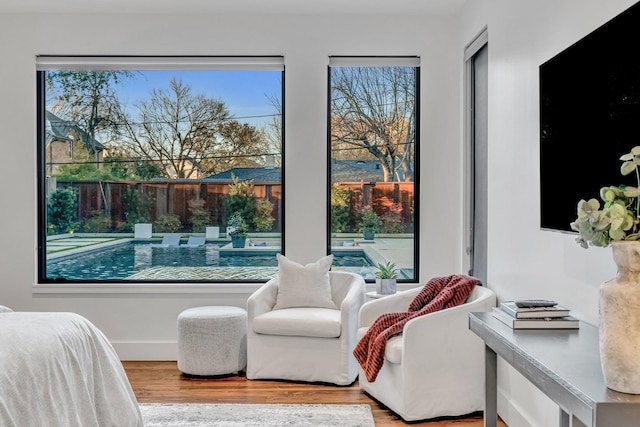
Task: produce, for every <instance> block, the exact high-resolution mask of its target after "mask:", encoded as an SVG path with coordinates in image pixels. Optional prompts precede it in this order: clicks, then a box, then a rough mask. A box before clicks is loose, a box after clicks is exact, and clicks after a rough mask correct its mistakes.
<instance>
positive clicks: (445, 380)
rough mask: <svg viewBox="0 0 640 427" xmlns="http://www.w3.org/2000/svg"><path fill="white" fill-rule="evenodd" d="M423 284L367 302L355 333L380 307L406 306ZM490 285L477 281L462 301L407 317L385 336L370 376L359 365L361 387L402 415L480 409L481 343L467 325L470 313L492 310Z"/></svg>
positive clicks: (398, 308) (388, 310)
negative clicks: (381, 354) (380, 362)
mask: <svg viewBox="0 0 640 427" xmlns="http://www.w3.org/2000/svg"><path fill="white" fill-rule="evenodd" d="M421 290H422V288H421V287H418V288H415V289H410V290H408V291H404V292H398V293H396V294H394V295H390V296H387V297H384V298H380V299H377V300H374V301H371V302H367V303H366V304H364V305H363V306H362V309H361V310H360V315H359V329H358V339H360V338H361V337H362V336H363V335H364V334H365V332H366V331H367V329H368V328H369V327H370V326H371V325H372V324H373V322H374V321H375V320H376V319H377V318H378V317H379V316H380V315H382V314H384V313H395V312H404V311H407V308H408V307H409V304H410V303H411V301H412V300H413V299H414V297H415V296H416V295H417V294H418V293H419V292H420V291H421ZM495 305H496V297H495V294H494V293H493V291H491V290H490V289H488V288H485V287H482V286H476V287H475V288H474V289H473V291H472V292H471V294H470V295H469V297H468V299H467V301H466V302H465V303H464V304H461V305H458V306H455V307H451V308H447V309H444V310H440V311H436V312H434V313H430V314H426V315H424V316H421V317H418V318H415V319H412V320H410V321H409V322H407V324H406V325H405V326H404V329H403V332H402V335H399V336H395V337H393V338H391V339H389V340H388V341H387V345H386V347H385V356H384V363H383V365H382V369H381V370H380V372H379V373H378V376H377V378H376V380H375V381H374V382H369V381H367V378H366V375H365V374H364V372H363V370H362V368H360V377H359V380H358V381H359V383H360V388H361V389H362V390H363V391H365V392H366V393H368V394H369V395H371V396H372V397H373V398H374V399H376V400H377V401H379V402H380V403H382V404H383V405H385V406H386V407H388V408H389V409H390V410H392V411H393V412H395V413H396V414H398V415H399V416H400V417H402V418H403V419H404V420H405V421H417V420H424V419H429V418H435V417H441V416H458V415H466V414H469V413H472V412H475V411H480V410H482V409H484V343H483V342H482V340H481V339H480V338H478V337H477V336H476V335H475V334H473V333H472V332H471V331H469V313H470V312H478V311H491V309H492V308H493V307H495Z"/></svg>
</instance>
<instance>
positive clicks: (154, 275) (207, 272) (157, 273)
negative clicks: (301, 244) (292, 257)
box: [128, 266, 278, 281]
mask: <svg viewBox="0 0 640 427" xmlns="http://www.w3.org/2000/svg"><path fill="white" fill-rule="evenodd" d="M277 275H278V267H162V266H158V267H151V268H148V269H146V270H143V271H140V272H138V273H135V274H132V275H131V276H129V277H128V279H129V280H211V281H215V280H261V281H266V280H268V279H271V278H272V277H276V276H277Z"/></svg>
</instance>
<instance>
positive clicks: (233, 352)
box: [178, 306, 247, 376]
mask: <svg viewBox="0 0 640 427" xmlns="http://www.w3.org/2000/svg"><path fill="white" fill-rule="evenodd" d="M246 366H247V312H246V311H245V310H243V309H241V308H238V307H228V306H210V307H195V308H190V309H188V310H185V311H183V312H182V313H180V315H179V316H178V369H179V370H180V371H182V372H184V373H185V374H190V375H203V376H204V375H207V376H208V375H224V374H232V373H236V372H238V371H241V370H243V369H244V368H245V367H246Z"/></svg>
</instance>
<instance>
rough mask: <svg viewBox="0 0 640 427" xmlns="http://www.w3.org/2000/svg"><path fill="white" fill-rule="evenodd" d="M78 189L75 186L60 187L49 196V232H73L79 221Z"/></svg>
mask: <svg viewBox="0 0 640 427" xmlns="http://www.w3.org/2000/svg"><path fill="white" fill-rule="evenodd" d="M76 211H77V201H76V191H75V189H73V188H60V189H58V190H56V191H54V192H53V193H51V196H50V197H49V206H48V224H47V228H48V231H49V234H59V233H68V232H73V231H74V230H75V229H76V228H77V227H78V223H77V222H76V221H75V219H76Z"/></svg>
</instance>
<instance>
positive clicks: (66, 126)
mask: <svg viewBox="0 0 640 427" xmlns="http://www.w3.org/2000/svg"><path fill="white" fill-rule="evenodd" d="M45 120H46V135H45V137H46V140H47V142H49V141H71V140H72V139H71V138H69V135H70V134H71V131H74V132H75V133H77V134H79V135H80V136H81V137H82V141H83V142H84V146H85V147H86V148H87V150H89V152H91V151H92V147H91V145H90V144H89V140H90V138H89V134H88V133H87V132H85V131H84V130H82V129H81V128H80V127H79V126H78V125H76V124H75V123H74V122H71V121H68V120H64V119H61V118H60V117H58V116H56V115H55V114H53V113H52V112H51V111H46V112H45ZM94 142H95V144H94V146H95V148H96V150H97V151H102V150H104V149H105V148H106V147H105V146H104V145H102V144H101V143H100V142H99V141H98V140H97V139H95V138H94Z"/></svg>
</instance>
